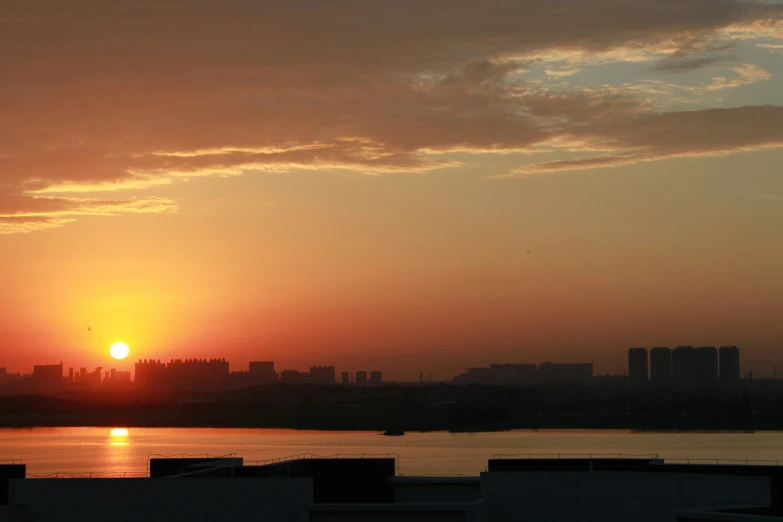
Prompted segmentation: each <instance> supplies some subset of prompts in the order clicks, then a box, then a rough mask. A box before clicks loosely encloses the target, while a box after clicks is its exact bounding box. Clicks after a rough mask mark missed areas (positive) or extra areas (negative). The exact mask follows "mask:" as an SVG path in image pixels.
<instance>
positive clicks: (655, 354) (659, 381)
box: [650, 346, 672, 386]
mask: <svg viewBox="0 0 783 522" xmlns="http://www.w3.org/2000/svg"><path fill="white" fill-rule="evenodd" d="M671 382H672V351H671V350H670V349H669V348H668V347H666V346H656V347H655V348H653V349H651V350H650V383H651V384H653V385H655V386H668V385H669V384H671Z"/></svg>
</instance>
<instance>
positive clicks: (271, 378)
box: [248, 361, 280, 384]
mask: <svg viewBox="0 0 783 522" xmlns="http://www.w3.org/2000/svg"><path fill="white" fill-rule="evenodd" d="M248 367H249V371H248V373H249V380H250V383H251V384H267V383H272V382H277V381H278V380H279V378H280V376H279V375H278V373H277V370H275V363H274V362H273V361H251V362H250V364H249V366H248Z"/></svg>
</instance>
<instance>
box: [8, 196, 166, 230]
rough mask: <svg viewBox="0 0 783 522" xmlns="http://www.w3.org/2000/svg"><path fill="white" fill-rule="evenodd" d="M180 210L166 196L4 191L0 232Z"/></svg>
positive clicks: (41, 228)
mask: <svg viewBox="0 0 783 522" xmlns="http://www.w3.org/2000/svg"><path fill="white" fill-rule="evenodd" d="M9 210H10V211H9ZM176 210H177V205H176V203H175V202H174V201H172V200H170V199H165V198H152V197H151V198H144V199H131V200H101V199H94V198H89V199H88V198H54V197H40V196H35V197H31V196H24V195H21V196H20V195H9V194H6V195H4V196H3V195H2V194H0V234H14V233H29V232H38V231H42V230H48V229H52V228H59V227H61V226H63V225H66V224H68V223H72V222H73V221H75V219H76V218H77V217H80V216H82V217H83V216H104V217H106V216H120V215H124V214H156V213H162V212H175V211H176Z"/></svg>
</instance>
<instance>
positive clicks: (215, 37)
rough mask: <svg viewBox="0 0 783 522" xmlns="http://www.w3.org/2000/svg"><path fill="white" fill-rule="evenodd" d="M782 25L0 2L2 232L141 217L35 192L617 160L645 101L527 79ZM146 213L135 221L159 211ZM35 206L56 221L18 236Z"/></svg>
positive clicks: (400, 8)
mask: <svg viewBox="0 0 783 522" xmlns="http://www.w3.org/2000/svg"><path fill="white" fill-rule="evenodd" d="M781 13H783V8H781V7H780V6H774V5H764V4H759V3H750V2H744V1H740V0H736V1H735V0H680V1H677V2H671V1H662V0H638V1H635V2H627V1H625V0H594V1H591V2H584V1H583V0H547V1H544V0H535V1H532V2H518V1H515V0H514V1H512V0H488V1H487V2H483V3H481V4H479V3H476V2H475V1H472V0H454V1H451V2H448V3H447V4H444V3H443V2H442V1H441V0H401V1H398V2H387V1H385V0H365V1H362V2H349V1H347V0H336V1H333V2H319V1H315V0H305V1H304V2H297V3H291V2H286V1H283V0H235V1H232V2H222V1H218V0H154V1H152V0H125V1H123V2H120V3H118V2H113V1H108V0H70V1H69V2H68V8H67V9H65V8H63V6H62V2H61V0H38V1H36V2H29V1H27V0H6V1H5V2H4V4H3V14H2V15H0V63H2V64H3V75H4V78H7V79H9V80H8V81H4V82H0V114H2V115H3V117H2V119H0V143H1V144H2V147H3V150H2V153H0V212H4V215H6V217H5V218H3V219H5V223H6V224H5V225H4V227H5V228H4V230H6V231H8V230H12V229H11V223H12V222H13V224H14V228H13V230H18V231H28V230H37V229H42V228H46V227H50V228H51V227H52V226H61V225H62V224H65V221H54V220H66V219H67V220H71V219H75V217H74V216H76V217H78V216H83V215H118V214H120V213H133V212H136V211H139V210H140V208H141V207H138V206H136V207H134V206H133V204H131V203H128V202H129V201H134V200H117V202H118V203H117V204H116V205H113V204H107V203H104V204H101V203H99V200H97V199H95V198H88V197H84V198H81V199H74V198H53V199H52V201H49V200H48V199H47V197H49V196H57V195H79V196H91V195H95V194H101V193H107V192H115V193H116V192H119V191H126V190H134V191H136V193H138V194H139V195H140V198H139V199H138V200H135V201H152V200H150V199H149V193H150V192H151V191H154V190H155V188H156V187H159V186H161V185H166V184H171V183H177V182H179V181H181V180H183V179H187V178H195V177H203V176H235V175H240V174H243V173H246V172H250V171H286V170H290V169H301V168H307V169H324V170H325V169H350V170H353V171H357V172H362V173H367V174H381V173H394V172H430V171H433V170H437V169H443V168H452V167H455V166H458V165H459V163H458V162H457V161H456V160H455V159H454V158H452V157H449V156H448V154H450V153H453V152H468V153H471V152H472V153H481V154H487V153H491V152H499V153H509V152H516V153H522V152H527V151H535V150H539V149H541V148H550V149H554V150H560V148H562V147H560V146H559V145H557V144H563V143H567V144H569V145H568V146H566V147H565V148H566V149H568V148H569V147H571V148H573V147H574V146H575V144H577V143H589V147H591V148H590V149H584V150H593V149H592V148H595V147H599V148H600V147H608V145H607V144H606V143H603V144H601V143H600V139H601V138H600V136H602V135H606V134H608V135H609V138H607V139H608V140H609V141H612V140H614V143H615V144H614V145H613V146H615V147H616V148H617V150H619V151H621V152H620V155H621V156H625V157H633V156H634V154H635V153H629V152H627V150H625V148H627V145H626V142H627V141H628V140H629V139H630V138H621V137H612V136H613V135H612V134H611V132H610V131H611V130H612V129H615V131H617V132H620V131H619V129H621V128H623V125H625V124H626V123H625V122H627V121H629V120H630V121H633V122H636V123H637V124H640V122H642V121H646V120H645V118H652V117H653V113H654V110H655V107H654V105H653V104H652V103H651V101H650V99H649V96H648V95H646V94H645V93H641V92H638V91H637V92H632V91H630V90H628V89H624V88H620V87H612V86H604V87H601V88H599V89H592V90H585V89H583V90H571V91H555V90H552V89H551V88H550V87H546V86H542V85H536V84H534V83H532V82H527V81H526V80H525V72H526V71H527V69H529V68H531V67H534V66H535V67H542V68H543V70H544V71H545V74H546V75H548V76H549V77H550V78H554V79H557V78H563V77H566V76H568V75H571V74H574V73H575V72H576V71H577V70H578V69H580V68H582V67H583V66H588V65H589V64H595V63H606V62H623V61H653V60H661V59H663V60H666V58H667V57H670V58H671V59H670V60H669V61H668V62H667V63H666V64H664V65H660V64H659V65H660V67H663V68H664V69H667V68H668V69H669V70H674V69H677V68H680V69H683V70H685V69H690V68H693V66H696V65H701V66H704V65H707V63H706V62H704V60H705V58H704V56H703V54H704V53H708V54H709V53H720V52H722V50H724V49H727V46H726V43H725V42H722V43H721V42H716V39H717V40H720V39H726V40H731V41H734V40H739V39H753V38H762V37H763V38H766V39H767V40H765V42H770V41H776V40H774V38H776V36H775V35H776V34H778V31H779V27H778V25H777V23H776V20H777V19H779V18H780V16H781ZM698 60H702V62H700V63H697V62H696V61H698ZM745 67H748V66H745ZM761 71H763V70H761V69H760V68H759V69H752V70H751V69H740V70H739V71H738V75H739V78H737V79H727V80H725V81H723V82H722V83H721V82H718V83H715V84H714V87H711V88H713V89H715V90H717V89H725V88H729V87H732V86H736V85H739V84H738V83H737V82H745V83H742V84H743V85H744V84H747V83H750V82H753V81H761V79H763V78H762V76H761ZM711 85H712V84H711ZM705 88H707V89H708V88H710V87H709V86H708V87H705ZM670 119H672V122H671V124H672V125H676V124H677V122H676V121H674V118H670ZM667 121H668V120H667ZM637 130H638V131H641V130H643V129H637ZM632 131H633V129H630V128H629V129H626V130H625V131H623V132H632ZM662 132H664V131H662ZM737 138H738V139H739V137H737ZM757 141H758V140H757ZM722 146H723V147H724V149H721V148H720V147H718V148H717V149H715V150H734V148H735V144H734V143H726V144H723V145H722ZM643 157H645V158H647V157H650V156H649V155H647V154H646V153H645V155H643ZM652 157H656V156H655V155H654V154H653V156H652ZM614 161H619V160H616V159H615V160H614ZM3 194H5V196H3ZM3 201H5V202H4V203H3ZM47 201H49V202H48V203H47ZM106 201H112V200H106ZM122 201H125V203H120V202H122ZM160 203H161V201H160V200H156V203H155V204H152V203H150V207H148V208H152V209H157V210H155V211H169V210H170V209H171V208H172V206H173V205H174V203H173V202H169V203H167V204H164V205H162V206H161V205H160ZM45 204H51V205H52V206H53V208H55V209H57V208H59V209H60V210H54V211H52V212H60V211H67V212H68V213H66V214H60V213H55V214H52V213H51V212H50V213H48V214H46V216H36V215H28V216H27V218H29V221H24V219H25V218H24V216H22V214H24V213H25V212H27V213H29V211H28V208H37V207H40V206H45ZM123 208H124V209H125V210H124V211H123V210H121V209H123ZM101 209H102V210H101ZM33 218H35V219H33ZM41 219H43V221H41ZM46 219H50V221H46ZM36 220H37V221H36ZM20 223H27V224H26V225H24V224H23V225H20ZM25 227H26V228H25ZM36 227H37V228H36Z"/></svg>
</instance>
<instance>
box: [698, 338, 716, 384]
mask: <svg viewBox="0 0 783 522" xmlns="http://www.w3.org/2000/svg"><path fill="white" fill-rule="evenodd" d="M693 354H694V375H695V379H694V384H695V385H696V386H699V387H711V386H716V385H717V384H718V350H717V349H716V348H715V347H714V346H700V347H698V348H696V349H694V350H693Z"/></svg>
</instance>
